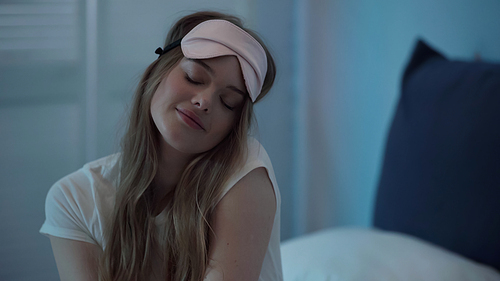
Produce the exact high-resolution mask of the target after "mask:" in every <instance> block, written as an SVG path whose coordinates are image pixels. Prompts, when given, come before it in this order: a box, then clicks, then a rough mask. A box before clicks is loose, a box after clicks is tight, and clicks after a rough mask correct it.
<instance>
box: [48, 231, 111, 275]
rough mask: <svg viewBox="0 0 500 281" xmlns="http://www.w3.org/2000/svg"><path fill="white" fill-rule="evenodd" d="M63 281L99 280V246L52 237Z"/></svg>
mask: <svg viewBox="0 0 500 281" xmlns="http://www.w3.org/2000/svg"><path fill="white" fill-rule="evenodd" d="M50 243H51V244H52V251H53V252H54V257H55V259H56V264H57V270H58V271H59V277H60V278H61V281H66V280H72V281H95V280H97V270H98V260H99V256H100V254H101V253H102V250H101V248H100V247H99V246H97V245H94V244H90V243H87V242H81V241H76V240H70V239H64V238H59V237H54V236H50Z"/></svg>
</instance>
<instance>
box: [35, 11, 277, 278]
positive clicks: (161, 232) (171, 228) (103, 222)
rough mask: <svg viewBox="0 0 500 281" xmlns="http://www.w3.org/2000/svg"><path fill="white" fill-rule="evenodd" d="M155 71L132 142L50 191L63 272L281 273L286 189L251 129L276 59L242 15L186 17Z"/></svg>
mask: <svg viewBox="0 0 500 281" xmlns="http://www.w3.org/2000/svg"><path fill="white" fill-rule="evenodd" d="M157 54H159V57H158V59H157V60H155V61H154V62H153V63H152V64H151V65H150V66H149V67H148V68H147V69H146V71H145V73H144V75H143V77H142V79H141V81H140V83H139V86H138V89H137V91H136V94H135V97H134V103H133V108H132V112H131V114H130V123H129V125H128V130H127V132H126V134H125V136H124V138H123V141H122V151H121V153H119V154H115V155H111V156H108V157H105V158H102V159H99V160H96V161H94V162H91V163H88V164H86V165H85V166H84V167H83V168H81V169H80V170H78V171H76V172H74V173H72V174H70V175H68V176H66V177H64V178H63V179H61V180H60V181H58V182H57V183H56V184H55V185H54V186H53V187H52V188H51V189H50V191H49V193H48V195H47V201H46V220H45V223H44V224H43V226H42V228H41V230H40V232H41V233H43V234H45V235H48V236H49V237H50V241H51V244H52V249H53V252H54V256H55V259H56V264H57V268H58V270H59V275H60V277H61V280H176V281H177V280H192V281H194V280H197V281H198V280H282V273H281V257H280V250H279V225H280V195H279V190H278V186H277V184H276V179H275V176H274V172H273V169H272V165H271V162H270V160H269V158H268V156H267V154H266V152H265V150H264V148H263V147H262V146H261V145H260V144H259V143H258V142H257V141H256V140H255V139H253V138H251V137H247V134H248V130H249V127H250V124H251V121H252V118H253V115H252V107H253V104H254V103H255V102H257V101H259V100H260V99H261V98H262V97H263V96H264V95H266V94H267V92H268V91H269V90H270V88H271V86H272V84H273V82H274V77H275V65H274V61H273V59H272V57H271V55H270V54H269V52H268V50H267V49H266V47H265V46H264V44H263V43H262V41H261V40H260V39H259V38H258V37H257V36H256V35H255V34H254V33H253V32H251V31H249V30H248V29H244V28H243V27H242V24H241V22H240V20H239V19H238V18H235V17H233V16H229V15H224V14H220V13H215V12H199V13H195V14H192V15H189V16H186V17H184V18H182V19H180V20H179V21H178V22H177V23H176V24H175V25H174V26H173V27H172V29H171V30H170V32H169V34H168V36H167V39H166V43H165V48H164V49H161V48H158V49H157Z"/></svg>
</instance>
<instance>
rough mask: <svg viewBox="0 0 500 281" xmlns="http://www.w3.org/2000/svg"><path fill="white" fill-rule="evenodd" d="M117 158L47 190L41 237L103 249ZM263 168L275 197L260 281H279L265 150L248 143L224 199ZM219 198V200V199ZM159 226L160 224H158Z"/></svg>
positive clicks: (277, 227)
mask: <svg viewBox="0 0 500 281" xmlns="http://www.w3.org/2000/svg"><path fill="white" fill-rule="evenodd" d="M118 160H119V154H113V155H110V156H107V157H104V158H101V159H99V160H96V161H93V162H90V163H88V164H85V165H84V166H83V168H81V169H79V170H78V171H76V172H74V173H72V174H69V175H68V176H66V177H64V178H62V179H61V180H59V181H58V182H56V183H55V184H54V185H53V186H52V187H51V188H50V190H49V193H48V194H47V199H46V202H45V216H46V219H45V222H44V224H43V225H42V228H41V229H40V233H42V234H45V235H51V236H55V237H61V238H66V239H72V240H78V241H83V242H88V243H92V244H95V245H98V246H99V247H101V248H102V249H104V248H105V247H106V241H105V239H104V236H103V230H104V228H105V227H106V226H108V225H110V224H111V219H112V214H113V207H114V204H115V196H116V182H117V180H118V179H119V173H120V170H119V167H118V166H119V165H118V163H119V161H118ZM258 167H264V168H265V169H266V170H267V173H268V176H269V179H270V180H271V183H272V185H273V189H274V193H275V195H276V206H277V208H276V214H275V216H274V224H273V230H272V233H271V239H270V241H269V245H268V247H267V252H266V255H265V258H264V262H263V265H262V270H261V273H260V277H259V281H264V280H265V281H282V280H283V274H282V269H281V253H280V209H281V198H280V193H279V189H278V184H277V182H276V177H275V175H274V171H273V167H272V164H271V161H270V159H269V156H268V155H267V153H266V151H265V150H264V147H262V145H261V144H260V143H259V142H258V141H257V140H255V139H254V138H249V140H248V157H247V159H246V163H245V164H244V165H243V167H242V169H240V170H239V171H238V172H237V173H235V174H233V175H232V176H231V177H230V178H229V180H228V181H227V183H226V185H225V187H224V191H223V195H222V196H224V195H225V194H226V193H227V192H228V191H229V189H231V187H233V186H234V184H236V183H237V182H238V181H239V180H240V179H241V178H243V177H244V176H245V175H246V174H248V173H249V172H250V171H252V170H254V169H256V168H258ZM221 198H222V197H221ZM158 223H160V222H158Z"/></svg>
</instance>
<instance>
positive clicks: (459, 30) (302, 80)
mask: <svg viewBox="0 0 500 281" xmlns="http://www.w3.org/2000/svg"><path fill="white" fill-rule="evenodd" d="M296 3H297V5H296V18H297V22H298V26H299V28H297V30H296V31H297V33H296V34H295V36H296V37H295V38H296V42H297V46H298V48H297V52H296V57H297V61H296V67H295V70H296V72H295V77H296V80H295V81H296V89H297V104H298V109H297V112H298V114H299V116H298V117H297V118H296V121H297V122H296V126H297V127H296V128H297V133H296V136H297V138H296V139H295V148H296V150H295V152H296V159H297V160H296V161H295V162H294V163H296V166H295V173H294V176H295V178H294V181H293V182H294V183H295V186H294V187H295V193H294V196H295V197H294V198H295V201H294V205H295V206H299V208H298V210H295V214H296V215H295V218H296V221H295V223H294V235H298V234H302V233H305V232H310V231H313V230H316V229H320V228H324V227H329V226H344V225H358V226H370V225H371V216H372V208H373V199H374V194H375V191H376V185H377V181H378V176H379V172H380V168H381V162H382V155H383V148H384V141H385V136H386V133H387V130H388V127H389V125H390V121H391V117H392V114H393V110H394V106H395V104H396V102H397V99H398V94H399V79H400V75H401V72H402V70H403V68H404V66H405V63H406V60H407V59H408V58H409V55H410V51H411V49H412V47H413V44H414V42H415V39H416V38H417V36H421V37H423V38H425V39H426V40H427V41H428V42H429V43H430V44H431V45H433V46H434V47H436V48H437V49H438V50H441V51H442V52H443V53H444V54H446V55H447V56H449V57H450V58H461V59H473V58H474V54H475V53H479V54H480V56H481V57H482V58H483V59H484V60H494V61H497V62H498V61H500V49H498V46H500V28H499V27H500V17H498V13H499V12H500V2H499V1H496V0H480V1H466V0H461V1H454V0H439V1H434V0H424V1H410V0H403V1H370V0H355V1H327V0H323V1H307V0H297V1H296Z"/></svg>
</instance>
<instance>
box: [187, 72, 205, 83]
mask: <svg viewBox="0 0 500 281" xmlns="http://www.w3.org/2000/svg"><path fill="white" fill-rule="evenodd" d="M185 78H186V81H188V82H189V83H191V84H193V85H201V84H203V83H202V82H198V81H194V80H193V79H191V77H189V75H187V74H186V76H185Z"/></svg>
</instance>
